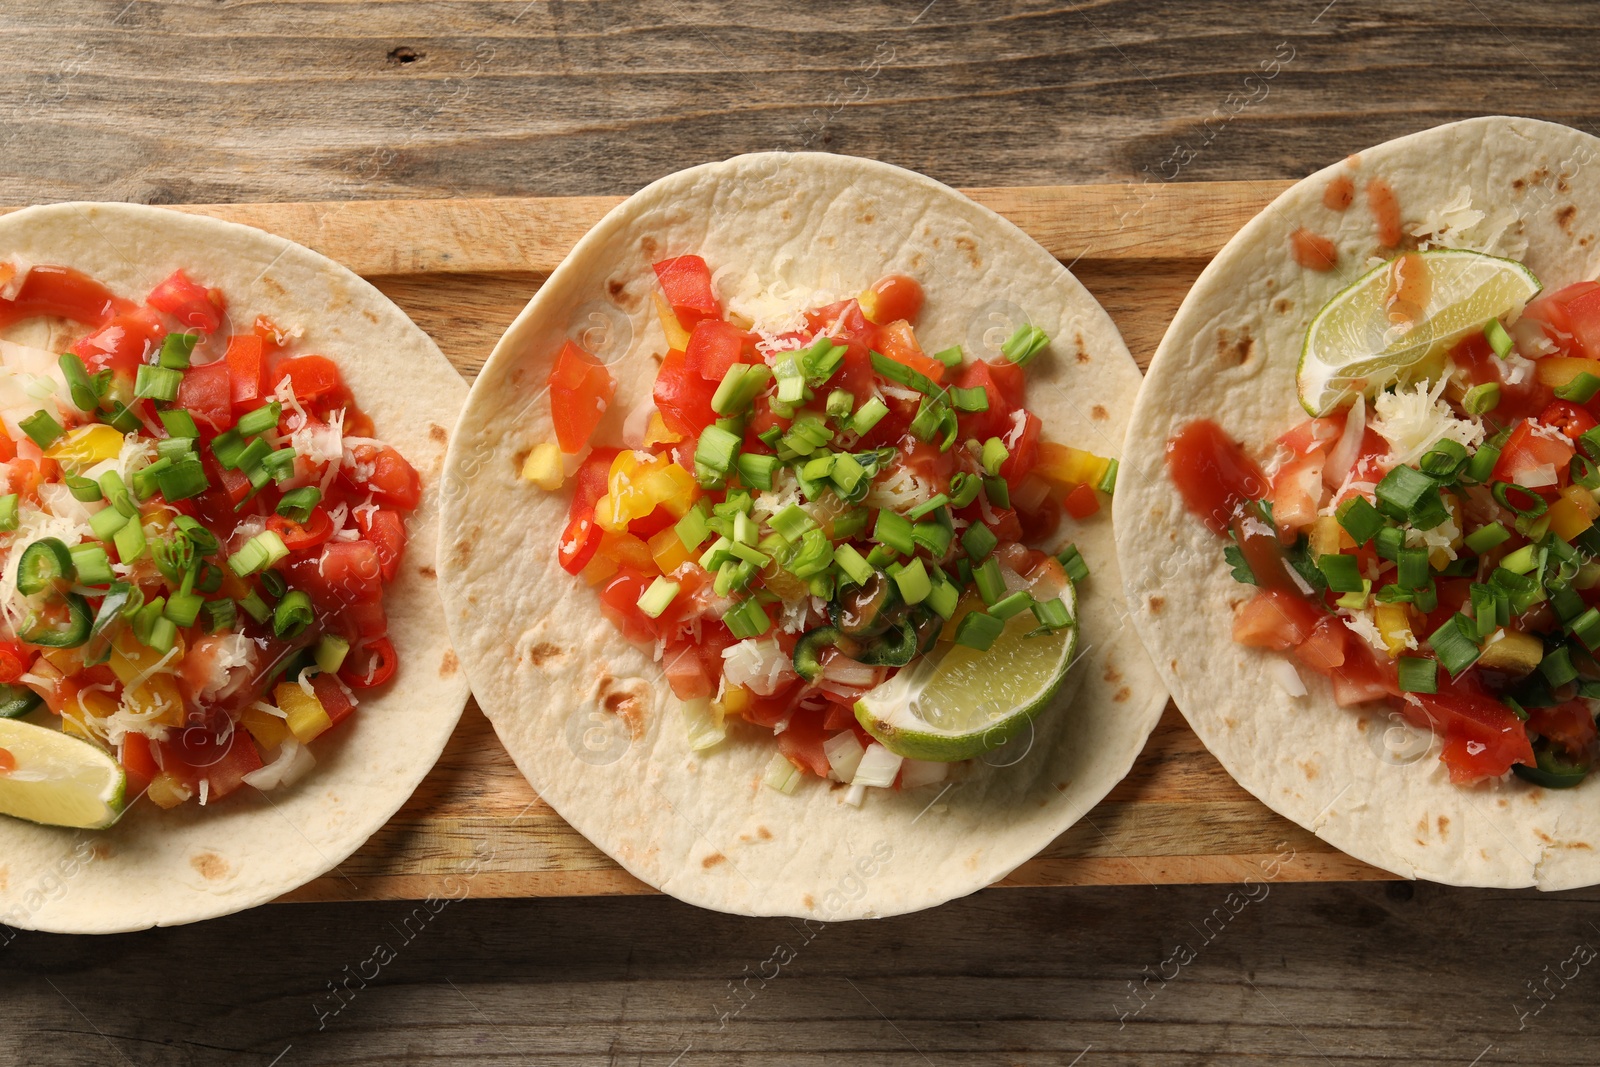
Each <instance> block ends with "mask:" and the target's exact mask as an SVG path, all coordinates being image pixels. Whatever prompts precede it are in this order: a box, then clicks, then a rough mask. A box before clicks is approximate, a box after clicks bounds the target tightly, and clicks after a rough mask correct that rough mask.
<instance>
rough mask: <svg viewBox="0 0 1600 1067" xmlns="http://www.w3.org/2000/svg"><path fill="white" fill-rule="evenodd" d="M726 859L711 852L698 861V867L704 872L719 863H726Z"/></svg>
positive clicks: (718, 853)
mask: <svg viewBox="0 0 1600 1067" xmlns="http://www.w3.org/2000/svg"><path fill="white" fill-rule="evenodd" d="M727 859H728V857H726V856H724V855H723V854H722V853H720V852H713V853H712V854H711V855H709V856H707V857H706V858H705V859H703V860H701V861H700V866H702V867H704V868H705V869H706V870H710V869H711V868H713V867H715V866H716V865H717V864H719V863H725V862H727Z"/></svg>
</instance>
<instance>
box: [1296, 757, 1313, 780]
mask: <svg viewBox="0 0 1600 1067" xmlns="http://www.w3.org/2000/svg"><path fill="white" fill-rule="evenodd" d="M1300 773H1301V774H1303V775H1305V776H1306V781H1308V782H1311V781H1315V780H1316V777H1317V765H1316V764H1315V763H1310V762H1307V761H1306V760H1301V761H1300Z"/></svg>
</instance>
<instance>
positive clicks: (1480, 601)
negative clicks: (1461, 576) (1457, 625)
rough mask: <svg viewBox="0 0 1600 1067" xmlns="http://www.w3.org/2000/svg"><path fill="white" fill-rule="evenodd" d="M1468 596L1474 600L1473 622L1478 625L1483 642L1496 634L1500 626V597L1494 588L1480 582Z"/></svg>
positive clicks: (1473, 584)
mask: <svg viewBox="0 0 1600 1067" xmlns="http://www.w3.org/2000/svg"><path fill="white" fill-rule="evenodd" d="M1468 595H1470V596H1471V598H1472V621H1473V622H1475V623H1477V636H1478V640H1480V641H1481V640H1483V639H1484V638H1486V637H1488V636H1489V635H1490V634H1492V633H1494V631H1495V628H1496V627H1497V626H1498V625H1499V619H1498V616H1499V609H1498V607H1497V604H1498V601H1499V596H1498V595H1497V594H1496V592H1495V588H1494V586H1492V585H1483V584H1480V583H1478V582H1474V583H1472V586H1471V587H1470V589H1469V591H1468Z"/></svg>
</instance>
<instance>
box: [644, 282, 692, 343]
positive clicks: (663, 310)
mask: <svg viewBox="0 0 1600 1067" xmlns="http://www.w3.org/2000/svg"><path fill="white" fill-rule="evenodd" d="M650 298H651V299H652V300H654V301H655V302H656V317H657V318H659V319H660V320H661V330H662V332H663V333H665V334H666V335H667V347H668V348H670V349H672V350H673V351H674V352H686V351H688V349H689V331H688V330H685V329H684V328H683V326H682V325H681V324H680V323H679V322H678V316H677V315H675V314H673V311H672V307H671V306H670V305H669V304H668V303H667V302H666V301H665V300H663V299H661V294H660V293H653V294H651V297H650Z"/></svg>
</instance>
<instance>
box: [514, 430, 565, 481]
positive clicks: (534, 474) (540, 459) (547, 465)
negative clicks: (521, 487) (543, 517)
mask: <svg viewBox="0 0 1600 1067" xmlns="http://www.w3.org/2000/svg"><path fill="white" fill-rule="evenodd" d="M564 473H565V472H564V471H563V470H562V468H561V446H560V445H557V444H554V443H553V442H550V441H545V442H543V443H542V444H537V445H534V446H533V451H531V452H529V453H528V458H527V459H525V460H523V461H522V477H523V479H524V480H525V481H530V482H532V483H533V484H534V485H537V486H538V487H539V488H540V489H543V490H545V491H546V492H551V493H553V492H555V491H556V490H557V489H560V488H561V482H562V480H563V477H564Z"/></svg>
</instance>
